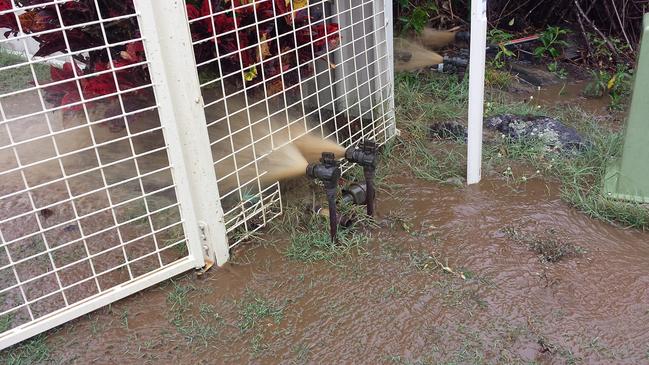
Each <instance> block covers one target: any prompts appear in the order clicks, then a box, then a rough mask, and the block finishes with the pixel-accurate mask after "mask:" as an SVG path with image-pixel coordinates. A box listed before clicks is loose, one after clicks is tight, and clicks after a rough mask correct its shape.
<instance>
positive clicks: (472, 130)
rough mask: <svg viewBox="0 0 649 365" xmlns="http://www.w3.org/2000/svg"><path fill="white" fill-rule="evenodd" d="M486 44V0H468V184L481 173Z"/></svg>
mask: <svg viewBox="0 0 649 365" xmlns="http://www.w3.org/2000/svg"><path fill="white" fill-rule="evenodd" d="M486 44H487V0H472V1H471V55H470V57H471V61H470V64H469V128H468V141H467V177H466V180H467V184H469V185H471V184H477V183H479V182H480V179H481V175H482V171H481V170H482V119H483V117H484V80H485V58H486V48H485V47H486Z"/></svg>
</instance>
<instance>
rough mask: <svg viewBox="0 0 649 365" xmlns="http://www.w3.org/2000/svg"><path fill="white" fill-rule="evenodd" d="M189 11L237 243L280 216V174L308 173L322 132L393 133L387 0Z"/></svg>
mask: <svg viewBox="0 0 649 365" xmlns="http://www.w3.org/2000/svg"><path fill="white" fill-rule="evenodd" d="M188 13H189V18H190V20H189V24H190V28H191V30H192V34H193V45H194V55H195V58H196V64H197V71H198V74H199V79H200V82H201V91H202V94H203V99H204V102H205V104H204V105H205V113H206V119H207V123H208V124H207V127H208V133H209V136H210V142H211V145H212V157H213V160H214V166H215V170H216V175H217V180H218V185H219V192H220V195H221V204H222V206H223V209H224V211H225V222H226V227H227V231H228V233H229V236H230V238H231V240H230V241H231V245H232V246H233V245H236V244H237V243H239V242H241V241H242V240H243V239H244V238H245V237H246V236H247V235H249V234H250V233H252V232H254V231H256V230H257V229H259V228H260V227H262V226H264V225H265V224H266V223H267V222H268V221H269V220H271V219H273V218H274V217H276V216H277V215H279V214H281V212H282V204H281V194H280V188H279V183H278V181H279V180H281V179H282V178H288V177H294V176H299V175H303V174H304V167H305V163H306V162H315V161H317V158H318V157H319V155H320V153H321V152H326V151H328V150H327V148H329V147H330V145H328V144H327V143H326V142H323V141H322V140H330V141H334V142H336V143H337V144H339V145H341V146H344V147H348V146H350V145H353V144H354V143H356V142H358V141H360V140H362V139H373V140H375V141H377V142H378V143H380V144H383V143H385V142H386V141H387V140H388V139H389V138H391V134H392V129H393V127H394V118H393V117H392V113H391V110H390V100H391V98H392V93H391V90H392V76H391V68H390V66H389V60H390V58H389V51H390V52H391V50H389V49H388V48H389V45H388V42H387V40H386V35H387V31H386V26H388V24H389V23H388V22H386V16H385V4H384V2H383V1H371V0H367V1H358V2H357V1H326V0H311V1H299V0H292V1H291V0H288V1H287V0H256V1H252V2H244V1H227V2H225V1H219V0H204V1H203V2H202V3H201V6H200V9H199V8H198V7H193V6H191V5H190V6H188ZM305 136H312V137H315V138H313V139H308V140H306V141H307V142H303V143H300V141H305V138H310V137H305ZM311 142H312V143H311ZM305 145H306V146H305ZM319 148H320V149H319Z"/></svg>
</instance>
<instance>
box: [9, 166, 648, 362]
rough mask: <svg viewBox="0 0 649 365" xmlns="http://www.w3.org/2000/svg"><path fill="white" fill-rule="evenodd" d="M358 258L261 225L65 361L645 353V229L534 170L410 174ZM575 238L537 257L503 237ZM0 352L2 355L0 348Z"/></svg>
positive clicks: (149, 295) (140, 303) (100, 317)
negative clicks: (470, 177) (526, 174)
mask: <svg viewBox="0 0 649 365" xmlns="http://www.w3.org/2000/svg"><path fill="white" fill-rule="evenodd" d="M390 185H391V186H392V188H391V189H389V190H383V191H381V192H380V194H379V201H378V204H377V209H378V212H379V213H378V214H379V218H378V221H379V223H380V227H379V228H375V229H371V230H370V232H371V238H370V240H369V243H368V244H367V246H365V249H364V250H363V251H362V252H360V253H359V254H354V255H350V256H348V257H344V258H339V259H334V260H332V261H331V262H318V263H314V264H307V263H303V262H299V261H291V260H289V259H287V258H286V257H285V256H284V255H283V252H284V251H285V250H286V247H287V245H288V241H289V238H288V237H285V236H282V235H281V234H278V233H269V234H265V235H264V236H263V239H258V240H253V241H251V242H250V243H249V244H247V245H243V246H240V249H239V250H238V251H237V252H235V253H234V256H233V260H232V262H231V263H229V264H227V265H226V266H225V267H223V268H219V269H213V270H211V271H210V272H208V273H207V274H206V275H205V276H203V277H200V278H196V277H195V276H194V275H192V274H188V275H184V276H181V277H178V278H176V279H174V281H173V282H166V283H164V284H162V285H160V286H157V287H154V288H151V289H149V290H145V291H144V292H141V293H139V294H137V295H134V296H132V297H130V298H127V299H125V300H122V301H120V302H118V303H115V304H113V305H112V306H111V307H109V308H105V309H102V310H99V311H96V312H95V313H92V314H90V315H88V316H86V317H85V318H82V319H79V320H75V321H73V322H71V323H69V324H66V325H64V326H62V327H61V328H60V329H58V330H56V331H54V332H52V333H50V334H49V335H48V336H47V338H46V340H45V342H44V343H45V344H46V345H47V346H48V347H49V349H50V352H51V358H52V360H54V361H57V362H60V363H77V364H111V363H116V362H119V363H124V364H146V363H172V362H175V363H183V364H185V363H202V364H226V363H254V364H276V363H282V364H296V363H365V364H437V363H453V364H473V363H494V364H495V363H508V364H509V363H526V364H527V363H540V364H564V363H584V364H586V363H587V364H611V363H615V364H640V363H649V358H648V356H649V354H648V350H649V265H647V262H648V260H649V245H648V244H647V243H648V242H649V233H646V232H641V231H636V230H625V229H620V228H618V227H614V226H612V225H608V224H605V223H602V222H599V221H595V220H592V219H590V218H588V217H586V216H584V215H583V214H581V213H579V212H577V211H575V210H574V209H572V208H570V207H568V206H567V205H566V204H565V203H563V202H562V201H561V200H560V199H559V196H558V188H557V186H555V185H554V184H552V183H547V182H545V181H543V180H540V179H531V180H529V181H528V182H527V183H526V184H524V185H520V186H517V187H516V188H514V187H513V186H510V185H507V184H506V183H504V182H503V181H501V180H497V179H487V180H485V181H484V182H483V183H482V184H480V185H479V186H475V187H469V188H454V187H449V186H445V185H439V184H432V183H422V182H418V181H414V180H413V179H411V178H409V177H407V176H404V177H399V178H396V179H392V180H391V181H390ZM510 227H516V229H517V230H519V231H520V232H522V233H524V234H525V235H527V236H532V237H535V236H537V235H538V237H541V234H542V233H543V232H547V231H549V230H550V231H552V232H554V233H555V234H556V237H557V239H560V240H563V241H566V242H570V243H572V244H574V245H576V246H578V247H580V250H579V253H578V254H576V255H574V256H571V257H565V258H563V259H562V260H560V261H558V262H556V263H549V262H545V261H543V260H541V259H540V257H539V255H538V254H537V253H536V252H534V251H532V250H530V248H529V247H528V246H527V245H525V244H522V243H521V242H519V241H517V240H516V239H515V238H512V236H511V235H508V234H507V230H508V228H510ZM3 355H4V354H3Z"/></svg>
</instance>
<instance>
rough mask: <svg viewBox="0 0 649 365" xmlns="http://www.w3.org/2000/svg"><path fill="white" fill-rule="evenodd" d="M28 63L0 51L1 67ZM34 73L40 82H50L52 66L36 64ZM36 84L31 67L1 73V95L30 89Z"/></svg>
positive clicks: (4, 51)
mask: <svg viewBox="0 0 649 365" xmlns="http://www.w3.org/2000/svg"><path fill="white" fill-rule="evenodd" d="M24 62H26V59H25V58H23V57H21V56H19V55H15V54H12V53H9V52H8V51H7V50H3V49H0V67H6V66H12V65H17V64H20V63H24ZM34 71H35V72H36V77H37V78H38V80H39V82H41V83H43V81H44V80H49V78H50V77H49V75H50V66H47V65H43V64H34ZM33 83H34V77H33V75H32V70H31V68H30V67H29V66H20V67H15V68H12V69H9V70H5V71H0V93H3V94H4V93H8V92H12V91H16V90H22V89H26V88H28V87H30V86H31V85H33Z"/></svg>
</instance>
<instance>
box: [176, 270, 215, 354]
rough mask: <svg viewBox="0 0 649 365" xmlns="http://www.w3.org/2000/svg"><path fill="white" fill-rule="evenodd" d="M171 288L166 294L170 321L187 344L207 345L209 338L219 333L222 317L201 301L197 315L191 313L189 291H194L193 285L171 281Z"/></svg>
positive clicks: (211, 306)
mask: <svg viewBox="0 0 649 365" xmlns="http://www.w3.org/2000/svg"><path fill="white" fill-rule="evenodd" d="M172 284H173V289H172V290H171V291H170V292H169V294H168V295H167V304H168V305H170V308H169V311H170V314H171V316H170V317H171V318H170V320H171V323H173V325H174V326H175V327H176V330H177V331H178V333H179V334H181V335H182V336H183V338H184V339H185V341H186V343H187V344H188V345H194V344H200V345H202V346H205V347H207V346H208V345H209V342H210V340H212V339H214V338H215V337H216V336H218V334H219V326H220V325H221V324H222V322H223V318H221V317H220V316H219V314H218V313H217V312H216V310H215V308H214V306H213V305H210V304H206V303H201V304H200V305H199V311H198V316H196V315H194V314H192V313H191V306H192V302H191V301H190V299H189V295H190V293H191V292H193V291H196V290H197V289H196V287H194V286H193V285H180V284H178V283H176V282H174V281H172Z"/></svg>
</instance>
